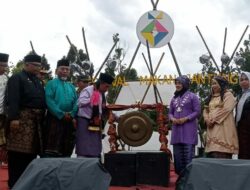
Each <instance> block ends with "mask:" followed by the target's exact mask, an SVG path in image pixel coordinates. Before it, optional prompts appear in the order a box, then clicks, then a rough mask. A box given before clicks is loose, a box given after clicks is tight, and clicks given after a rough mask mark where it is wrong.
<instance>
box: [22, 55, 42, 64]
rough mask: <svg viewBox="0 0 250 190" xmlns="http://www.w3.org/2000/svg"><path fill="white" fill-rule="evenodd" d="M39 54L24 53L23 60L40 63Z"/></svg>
mask: <svg viewBox="0 0 250 190" xmlns="http://www.w3.org/2000/svg"><path fill="white" fill-rule="evenodd" d="M41 60H42V58H41V56H39V55H36V54H30V55H26V56H25V57H24V62H25V63H28V62H38V63H41Z"/></svg>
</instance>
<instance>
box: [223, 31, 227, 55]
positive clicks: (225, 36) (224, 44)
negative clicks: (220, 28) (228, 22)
mask: <svg viewBox="0 0 250 190" xmlns="http://www.w3.org/2000/svg"><path fill="white" fill-rule="evenodd" d="M226 40H227V28H225V34H224V42H223V50H222V54H225V53H226V52H225V48H226Z"/></svg>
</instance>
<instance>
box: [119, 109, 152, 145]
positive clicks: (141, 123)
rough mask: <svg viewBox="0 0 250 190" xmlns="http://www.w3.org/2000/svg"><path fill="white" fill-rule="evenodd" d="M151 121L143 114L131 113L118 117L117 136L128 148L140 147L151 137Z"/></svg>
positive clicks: (138, 112)
mask: <svg viewBox="0 0 250 190" xmlns="http://www.w3.org/2000/svg"><path fill="white" fill-rule="evenodd" d="M152 133H153V124H152V120H151V119H150V118H149V117H148V116H147V115H146V114H144V113H143V112H140V111H132V112H129V113H126V114H125V115H123V116H121V117H120V120H119V123H118V134H119V136H120V138H121V140H122V141H123V142H124V143H125V144H127V145H130V146H141V145H143V144H145V143H146V142H147V141H148V140H149V139H150V138H151V136H152Z"/></svg>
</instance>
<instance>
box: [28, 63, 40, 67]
mask: <svg viewBox="0 0 250 190" xmlns="http://www.w3.org/2000/svg"><path fill="white" fill-rule="evenodd" d="M29 64H31V65H33V66H35V67H41V64H39V63H29Z"/></svg>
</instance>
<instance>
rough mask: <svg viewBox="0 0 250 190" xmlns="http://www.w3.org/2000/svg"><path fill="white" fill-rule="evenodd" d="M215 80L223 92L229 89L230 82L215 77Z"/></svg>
mask: <svg viewBox="0 0 250 190" xmlns="http://www.w3.org/2000/svg"><path fill="white" fill-rule="evenodd" d="M213 79H214V80H216V81H217V82H218V84H219V85H220V88H221V90H222V91H223V90H225V89H226V88H227V87H228V81H227V80H226V79H225V78H224V77H222V76H215V77H214V78H213Z"/></svg>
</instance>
